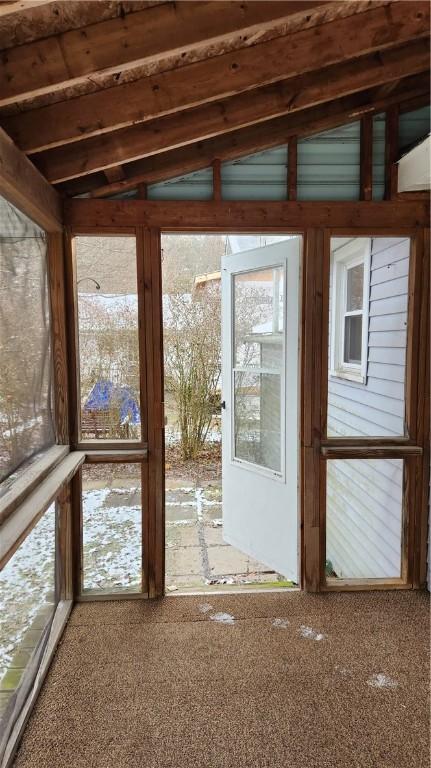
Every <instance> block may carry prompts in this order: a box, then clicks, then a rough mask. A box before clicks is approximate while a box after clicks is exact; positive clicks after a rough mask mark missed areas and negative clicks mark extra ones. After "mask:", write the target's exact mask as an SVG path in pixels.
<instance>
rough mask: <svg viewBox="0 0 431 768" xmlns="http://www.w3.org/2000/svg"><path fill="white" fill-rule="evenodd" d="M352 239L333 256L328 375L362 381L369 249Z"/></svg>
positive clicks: (361, 240)
mask: <svg viewBox="0 0 431 768" xmlns="http://www.w3.org/2000/svg"><path fill="white" fill-rule="evenodd" d="M369 242H370V241H369V239H368V238H356V239H355V240H354V241H350V242H347V243H345V244H344V245H342V246H341V247H340V248H339V249H338V250H337V251H335V252H334V253H333V263H332V280H333V290H332V292H331V293H332V296H333V307H332V318H331V320H332V359H331V374H332V375H333V376H338V377H342V378H348V379H352V380H354V381H359V382H365V379H366V373H367V357H368V304H369V271H370V246H369Z"/></svg>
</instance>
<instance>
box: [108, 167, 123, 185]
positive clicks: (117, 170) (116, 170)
mask: <svg viewBox="0 0 431 768" xmlns="http://www.w3.org/2000/svg"><path fill="white" fill-rule="evenodd" d="M105 176H106V178H107V180H108V182H109V184H113V183H115V182H116V181H123V179H125V178H126V174H125V173H124V168H123V166H122V165H113V166H111V167H110V168H105Z"/></svg>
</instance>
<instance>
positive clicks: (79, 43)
mask: <svg viewBox="0 0 431 768" xmlns="http://www.w3.org/2000/svg"><path fill="white" fill-rule="evenodd" d="M17 5H20V6H24V7H25V5H26V4H25V3H19V4H17ZM319 5H324V0H320V2H319V0H315V1H314V2H302V0H298V1H296V0H295V1H293V2H292V1H291V2H273V1H272V0H270V1H268V2H265V3H255V2H241V3H239V2H224V0H220V2H217V3H214V2H191V1H190V0H182V2H180V3H174V2H167V3H163V4H160V5H155V6H153V7H151V8H147V9H145V10H143V11H137V12H135V13H132V14H130V13H129V14H127V15H125V16H124V15H123V16H119V17H117V18H115V19H108V20H107V21H101V22H99V23H97V24H91V25H90V26H87V27H85V28H84V29H73V30H69V31H67V32H64V33H63V34H59V35H52V36H50V37H46V38H44V39H42V40H36V41H35V42H32V43H28V44H26V45H20V46H18V47H16V48H12V49H8V50H7V51H5V52H4V54H3V57H2V68H1V70H0V94H1V95H0V106H2V105H4V104H10V103H17V102H19V101H23V100H25V99H28V98H32V97H34V96H36V95H40V94H42V93H48V92H52V91H56V90H59V89H62V88H65V87H66V86H70V85H75V84H77V83H81V82H84V81H85V80H86V78H88V76H90V75H97V74H102V73H103V74H109V73H113V72H118V71H122V72H124V71H125V70H128V69H132V68H134V67H138V66H140V65H142V64H144V63H149V62H151V61H155V60H158V59H160V58H163V57H166V56H168V55H169V56H172V55H179V54H182V53H184V52H185V51H188V50H190V49H193V50H196V49H199V48H201V47H208V46H210V45H212V44H214V43H215V42H222V41H225V40H230V39H231V38H232V37H233V36H235V35H236V36H237V37H239V36H241V39H242V40H243V41H245V40H247V38H248V37H249V36H250V37H251V38H253V36H254V35H255V34H256V33H257V32H259V34H260V35H261V34H263V32H265V31H266V30H267V29H269V28H271V27H274V25H275V24H277V25H280V24H282V25H284V26H285V27H287V29H291V28H292V29H295V26H297V25H298V24H300V23H302V22H305V17H306V16H308V17H309V18H310V21H309V22H308V24H310V25H311V24H312V15H313V14H312V12H313V11H314V10H315V8H316V7H318V6H319ZM0 9H1V5H0Z"/></svg>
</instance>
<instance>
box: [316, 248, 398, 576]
mask: <svg viewBox="0 0 431 768" xmlns="http://www.w3.org/2000/svg"><path fill="white" fill-rule="evenodd" d="M409 249H410V242H409V240H407V239H404V240H401V239H400V238H376V239H373V240H372V245H371V277H370V304H369V334H368V365H367V379H366V383H365V384H360V383H355V382H352V381H347V380H346V379H342V378H336V377H330V379H329V385H328V434H329V435H330V436H352V435H367V436H370V435H371V436H391V435H394V436H395V435H402V434H403V424H404V381H405V352H406V328H407V301H408V268H409ZM330 295H331V296H332V285H331V291H330ZM330 309H331V308H330ZM330 317H331V315H330ZM330 338H331V335H330ZM329 464H331V466H329ZM328 470H329V471H328V501H327V560H330V561H331V563H332V566H333V569H334V571H335V573H336V574H337V576H339V577H344V578H373V577H374V578H389V577H393V576H398V575H399V574H400V570H399V569H400V540H401V535H400V532H401V500H402V462H401V461H400V460H396V461H395V460H392V461H387V460H373V461H370V460H367V461H366V460H362V461H347V460H346V461H343V462H339V461H337V462H329V463H328Z"/></svg>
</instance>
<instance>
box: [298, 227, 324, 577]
mask: <svg viewBox="0 0 431 768" xmlns="http://www.w3.org/2000/svg"><path fill="white" fill-rule="evenodd" d="M322 279H323V232H322V231H321V230H315V229H309V230H308V231H307V233H306V240H305V243H304V278H303V280H304V283H303V332H302V418H301V424H302V435H301V444H302V462H301V465H302V482H301V487H302V525H303V547H302V555H303V556H302V587H303V589H305V590H307V591H308V592H319V591H320V587H321V573H322V562H321V552H322V540H323V541H324V539H325V537H324V531H323V530H322V521H321V501H322V497H321V492H320V490H321V488H322V485H321V479H322V478H321V475H322V472H321V470H322V468H324V462H323V461H322V460H321V458H320V443H321V435H320V429H321V419H320V410H321V391H320V390H321V359H322V355H321V328H322Z"/></svg>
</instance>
